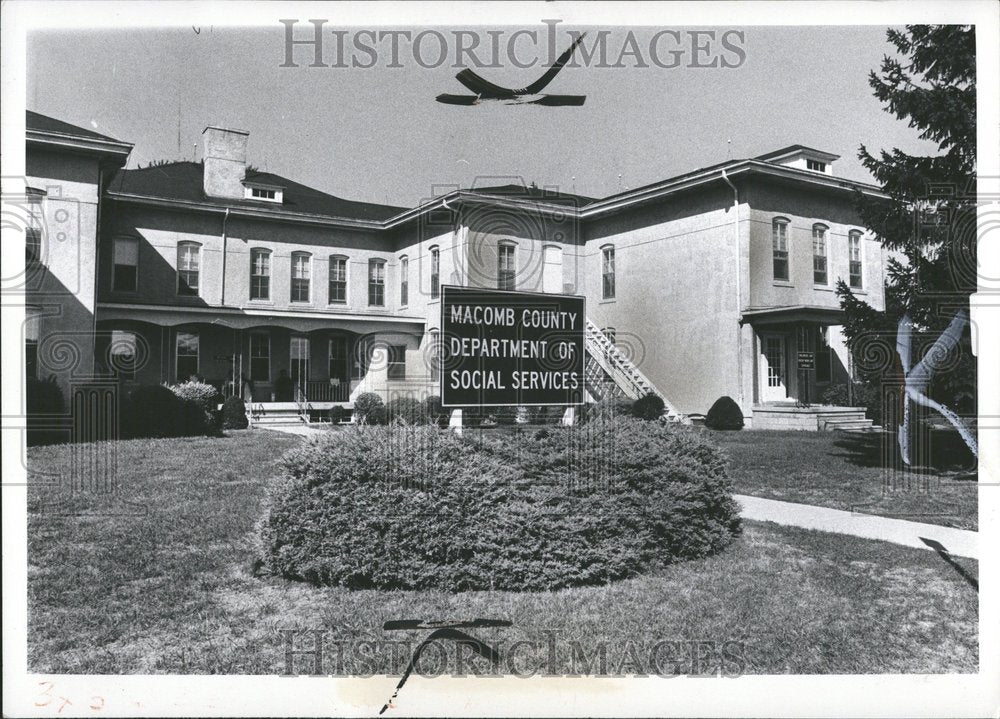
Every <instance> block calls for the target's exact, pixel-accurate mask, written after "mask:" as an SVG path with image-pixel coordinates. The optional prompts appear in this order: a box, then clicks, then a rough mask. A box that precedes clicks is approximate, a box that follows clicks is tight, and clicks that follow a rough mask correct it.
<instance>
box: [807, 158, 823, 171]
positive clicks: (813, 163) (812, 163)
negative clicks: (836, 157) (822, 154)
mask: <svg viewBox="0 0 1000 719" xmlns="http://www.w3.org/2000/svg"><path fill="white" fill-rule="evenodd" d="M806 168H807V169H809V170H813V171H814V172H826V163H825V162H820V161H819V160H808V159H807V160H806Z"/></svg>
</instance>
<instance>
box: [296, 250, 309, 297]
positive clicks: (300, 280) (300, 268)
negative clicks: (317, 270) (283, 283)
mask: <svg viewBox="0 0 1000 719" xmlns="http://www.w3.org/2000/svg"><path fill="white" fill-rule="evenodd" d="M309 260H310V257H309V253H308V252H293V253H292V302H308V301H309V278H310V275H311V272H310V271H309V270H310V267H309Z"/></svg>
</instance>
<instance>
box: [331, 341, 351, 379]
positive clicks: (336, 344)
mask: <svg viewBox="0 0 1000 719" xmlns="http://www.w3.org/2000/svg"><path fill="white" fill-rule="evenodd" d="M347 359H348V356H347V338H346V337H331V338H330V364H329V370H330V379H335V380H337V381H338V382H346V381H347V379H348V377H349V376H350V372H349V368H348V366H347Z"/></svg>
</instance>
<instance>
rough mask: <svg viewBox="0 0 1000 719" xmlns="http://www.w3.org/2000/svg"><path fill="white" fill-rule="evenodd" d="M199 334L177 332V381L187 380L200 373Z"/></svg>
mask: <svg viewBox="0 0 1000 719" xmlns="http://www.w3.org/2000/svg"><path fill="white" fill-rule="evenodd" d="M198 346H199V343H198V335H196V334H193V333H191V332H178V333H177V381H178V382H186V381H187V380H188V379H189V378H190V377H191V376H192V375H196V374H198Z"/></svg>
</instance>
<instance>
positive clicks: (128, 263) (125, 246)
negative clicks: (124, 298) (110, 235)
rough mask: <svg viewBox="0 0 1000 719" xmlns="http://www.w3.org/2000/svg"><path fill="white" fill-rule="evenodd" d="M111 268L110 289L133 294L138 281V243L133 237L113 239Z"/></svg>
mask: <svg viewBox="0 0 1000 719" xmlns="http://www.w3.org/2000/svg"><path fill="white" fill-rule="evenodd" d="M113 255H114V259H113V262H112V266H111V289H112V290H114V291H115V292H135V291H136V290H137V289H138V280H139V241H138V240H137V239H135V238H134V237H117V238H115V242H114V248H113Z"/></svg>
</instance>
